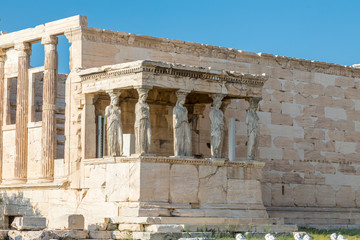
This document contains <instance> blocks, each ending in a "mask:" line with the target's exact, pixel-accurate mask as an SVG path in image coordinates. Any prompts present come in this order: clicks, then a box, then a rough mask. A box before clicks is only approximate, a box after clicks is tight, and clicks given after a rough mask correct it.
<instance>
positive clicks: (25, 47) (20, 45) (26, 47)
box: [14, 42, 31, 52]
mask: <svg viewBox="0 0 360 240" xmlns="http://www.w3.org/2000/svg"><path fill="white" fill-rule="evenodd" d="M14 49H15V50H16V51H22V52H27V51H31V43H28V42H17V43H15V46H14Z"/></svg>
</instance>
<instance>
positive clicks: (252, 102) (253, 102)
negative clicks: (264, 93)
mask: <svg viewBox="0 0 360 240" xmlns="http://www.w3.org/2000/svg"><path fill="white" fill-rule="evenodd" d="M260 100H261V98H254V97H252V98H250V99H249V100H248V101H249V104H250V109H252V110H254V111H256V109H257V107H258V105H259V102H260Z"/></svg>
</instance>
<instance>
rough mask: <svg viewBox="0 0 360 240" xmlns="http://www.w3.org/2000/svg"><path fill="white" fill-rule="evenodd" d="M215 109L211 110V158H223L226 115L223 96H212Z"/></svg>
mask: <svg viewBox="0 0 360 240" xmlns="http://www.w3.org/2000/svg"><path fill="white" fill-rule="evenodd" d="M211 97H212V98H213V101H214V102H213V107H212V108H211V110H210V123H211V124H210V125H211V134H210V136H211V158H212V159H216V158H221V157H222V146H223V142H224V113H223V112H222V111H221V109H220V107H221V104H222V102H221V100H222V99H223V97H224V95H223V94H212V95H211Z"/></svg>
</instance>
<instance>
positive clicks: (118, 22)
mask: <svg viewBox="0 0 360 240" xmlns="http://www.w3.org/2000/svg"><path fill="white" fill-rule="evenodd" d="M1 9H2V11H0V18H1V21H0V31H7V32H13V31H17V30H21V29H24V28H28V27H33V26H36V25H39V24H43V23H45V22H49V21H53V20H58V19H61V18H65V17H70V16H73V15H78V14H81V15H86V16H88V21H89V26H90V27H96V28H105V29H109V30H117V31H123V32H131V33H135V34H143V35H150V36H155V37H165V38H172V39H178V40H186V41H191V42H199V43H206V44H211V45H217V46H223V47H229V48H237V49H241V50H246V51H253V52H265V53H271V54H275V55H283V56H290V57H296V58H304V59H310V60H318V61H325V62H331V63H338V64H343V65H353V64H357V63H360V31H359V25H360V1H358V0H342V1H340V0H338V1H335V0H327V1H325V0H252V1H251V0H237V1H236V0H228V1H227V0H223V1H211V0H208V1H202V0H198V1H196V0H192V1H188V0H183V1H171V0H167V1H163V0H159V1H150V0H147V1H145V0H143V1H140V0H127V1H122V0H118V1H106V0H103V1H100V0H98V1H91V0H87V1H85V0H72V1H68V0H62V1H55V0H52V1H51V0H38V1H36V0H34V1H28V0H23V1H19V0H1ZM61 41H64V42H65V39H61ZM39 45H40V44H39ZM65 47H66V48H67V47H68V46H67V45H65ZM40 48H41V46H35V45H34V52H36V51H37V49H40ZM60 51H62V52H63V50H62V49H60ZM60 51H59V52H60ZM66 57H67V51H66V53H63V54H61V53H60V58H66ZM39 59H40V58H39ZM39 59H36V58H35V59H32V61H33V62H34V64H35V65H42V64H40V63H39ZM59 68H60V72H66V71H67V68H68V66H67V65H63V64H62V65H60V66H59Z"/></svg>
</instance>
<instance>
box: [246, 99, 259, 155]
mask: <svg viewBox="0 0 360 240" xmlns="http://www.w3.org/2000/svg"><path fill="white" fill-rule="evenodd" d="M260 100H261V99H260V98H248V99H246V101H248V102H249V104H250V108H249V110H247V115H246V124H247V134H248V141H247V159H248V160H256V151H257V147H258V142H259V135H260V129H259V116H258V115H257V113H256V110H257V108H258V106H259V101H260Z"/></svg>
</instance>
